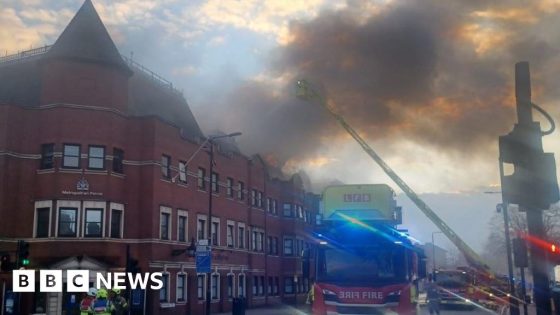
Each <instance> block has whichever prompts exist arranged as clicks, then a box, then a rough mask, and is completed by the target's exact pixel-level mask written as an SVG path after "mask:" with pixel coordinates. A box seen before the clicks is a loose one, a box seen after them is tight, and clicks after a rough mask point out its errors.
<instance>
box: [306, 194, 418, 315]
mask: <svg viewBox="0 0 560 315" xmlns="http://www.w3.org/2000/svg"><path fill="white" fill-rule="evenodd" d="M348 196H361V197H360V198H348ZM321 208H322V219H321V221H320V225H319V226H318V228H317V229H316V230H315V231H314V233H313V239H314V240H315V242H316V246H314V247H313V248H314V250H313V251H312V252H311V251H310V250H306V251H304V259H303V271H304V274H305V273H308V272H309V270H314V274H313V275H310V277H311V278H314V279H315V284H314V286H313V292H314V302H313V305H312V310H313V314H315V315H327V314H329V315H331V314H416V303H415V301H416V298H417V292H418V291H417V284H418V280H419V279H420V278H423V277H425V275H426V267H425V262H424V260H422V257H423V253H422V251H421V250H420V249H419V248H418V247H417V246H415V244H414V241H413V240H412V238H411V237H410V236H408V234H407V233H406V231H404V230H399V229H397V226H398V225H399V224H400V223H401V209H400V207H397V206H396V201H395V199H394V192H393V190H392V189H391V188H390V187H389V186H387V185H383V184H379V185H343V186H330V187H327V188H326V189H325V191H324V192H323V196H322V207H321ZM310 257H313V258H314V259H313V261H314V263H315V266H314V267H315V268H310V266H309V264H310V261H311V259H310Z"/></svg>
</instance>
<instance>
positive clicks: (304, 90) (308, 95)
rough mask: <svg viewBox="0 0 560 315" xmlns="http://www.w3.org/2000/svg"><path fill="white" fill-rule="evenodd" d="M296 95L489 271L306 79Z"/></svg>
mask: <svg viewBox="0 0 560 315" xmlns="http://www.w3.org/2000/svg"><path fill="white" fill-rule="evenodd" d="M297 84H298V97H300V98H302V99H305V100H310V99H313V98H315V99H317V100H319V103H320V104H321V106H323V107H324V108H325V109H327V111H328V112H329V113H330V114H331V115H332V116H333V117H334V118H335V119H336V120H337V121H338V122H339V123H340V125H341V126H342V127H343V128H344V129H345V130H346V131H347V132H348V133H349V134H350V135H351V136H352V137H353V138H354V140H356V141H357V142H358V143H359V144H360V146H361V147H362V149H364V151H366V153H367V154H368V155H369V156H370V157H371V158H372V159H373V160H374V161H375V162H376V163H377V164H379V166H381V168H382V169H383V171H385V173H386V174H387V175H388V176H389V177H390V178H391V179H392V180H393V181H394V182H395V183H396V184H397V185H398V186H399V187H400V188H401V189H402V191H403V192H404V193H405V194H406V195H407V196H408V198H410V200H412V202H414V204H415V205H416V206H417V207H418V208H419V209H420V210H421V211H422V212H423V213H424V214H425V215H426V216H427V217H428V218H429V219H430V220H431V221H432V222H433V223H434V224H435V225H436V226H437V227H438V228H439V229H440V230H441V231H442V232H443V233H444V234H445V236H447V238H448V239H449V240H450V241H451V242H453V244H455V246H457V248H458V249H459V251H461V253H463V255H464V256H465V258H466V259H467V261H468V263H469V264H470V265H471V266H473V267H474V268H476V269H478V270H481V271H485V272H490V268H489V267H488V266H487V265H486V264H485V263H484V262H483V261H482V259H481V258H480V257H479V256H478V254H477V253H476V252H475V251H474V250H472V249H471V248H470V246H469V245H467V243H465V242H464V241H463V240H462V239H461V238H460V237H459V236H458V235H457V234H455V232H454V231H453V230H452V229H451V228H450V227H449V226H447V224H445V222H444V221H443V220H442V219H440V217H439V216H438V215H437V214H436V213H435V212H434V211H433V210H432V209H431V208H430V206H428V205H427V204H426V203H425V202H424V201H423V200H422V199H420V197H418V195H417V194H416V193H415V192H414V190H412V188H410V187H409V186H408V185H407V184H406V183H405V182H404V181H403V180H402V179H401V178H400V177H399V176H398V175H397V173H395V172H394V171H393V170H392V169H391V167H389V165H387V163H385V161H383V159H381V157H380V156H379V155H378V154H377V153H376V152H375V151H374V150H373V149H372V148H371V147H370V146H369V145H368V144H367V143H366V142H365V140H364V139H362V137H361V136H360V135H359V134H358V133H357V132H356V131H355V130H354V128H352V127H351V126H350V125H348V123H346V121H345V120H344V118H342V116H341V115H339V114H337V113H336V111H335V110H334V109H333V108H332V107H331V106H329V105H328V104H327V102H326V101H325V99H324V98H323V97H322V96H321V95H319V94H318V93H317V92H315V90H314V89H313V88H311V87H310V86H309V84H308V83H307V82H306V81H303V80H300V81H298V83H297Z"/></svg>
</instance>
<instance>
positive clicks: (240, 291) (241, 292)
mask: <svg viewBox="0 0 560 315" xmlns="http://www.w3.org/2000/svg"><path fill="white" fill-rule="evenodd" d="M237 296H238V297H245V296H246V294H245V275H244V274H239V281H237Z"/></svg>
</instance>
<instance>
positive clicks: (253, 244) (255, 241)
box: [251, 230, 257, 251]
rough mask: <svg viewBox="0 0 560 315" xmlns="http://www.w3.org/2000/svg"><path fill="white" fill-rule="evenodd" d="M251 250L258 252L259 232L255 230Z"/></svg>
mask: <svg viewBox="0 0 560 315" xmlns="http://www.w3.org/2000/svg"><path fill="white" fill-rule="evenodd" d="M251 250H253V251H256V250H257V231H255V230H253V233H252V234H251Z"/></svg>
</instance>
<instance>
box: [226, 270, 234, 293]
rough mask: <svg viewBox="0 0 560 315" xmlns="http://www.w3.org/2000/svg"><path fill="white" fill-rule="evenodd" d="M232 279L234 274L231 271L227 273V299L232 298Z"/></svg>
mask: <svg viewBox="0 0 560 315" xmlns="http://www.w3.org/2000/svg"><path fill="white" fill-rule="evenodd" d="M233 279H234V275H233V274H232V273H230V274H228V275H227V297H228V298H229V299H231V298H233Z"/></svg>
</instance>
